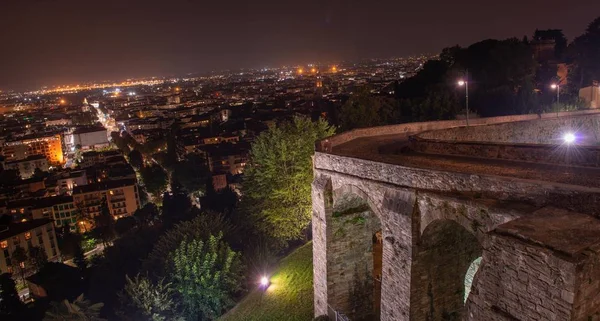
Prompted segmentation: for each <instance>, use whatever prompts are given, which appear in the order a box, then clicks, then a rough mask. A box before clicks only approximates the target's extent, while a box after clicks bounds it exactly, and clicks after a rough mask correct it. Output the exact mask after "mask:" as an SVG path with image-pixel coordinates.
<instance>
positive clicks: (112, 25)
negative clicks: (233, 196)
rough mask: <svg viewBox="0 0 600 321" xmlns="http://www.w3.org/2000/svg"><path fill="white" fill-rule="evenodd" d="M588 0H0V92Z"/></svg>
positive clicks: (380, 45)
mask: <svg viewBox="0 0 600 321" xmlns="http://www.w3.org/2000/svg"><path fill="white" fill-rule="evenodd" d="M599 15H600V1H598V0H593V1H591V0H590V1H587V0H586V1H583V0H571V1H537V0H535V1H534V0H520V1H512V0H510V1H482V0H479V1H477V0H470V1H449V0H429V1H428V0H417V1H407V0H361V1H353V0H344V1H342V0H310V1H289V0H279V1H272V0H267V1H260V0H255V1H251V0H245V1H244V0H220V1H210V0H168V1H167V0H164V1H159V0H103V1H99V0H0V89H9V88H12V89H25V88H37V87H39V86H41V85H55V84H69V83H74V82H76V81H87V80H108V79H110V80H122V79H124V78H127V77H141V76H169V75H180V74H185V73H188V72H205V71H211V70H222V69H227V68H239V67H263V66H279V65H282V64H295V63H306V62H311V61H323V62H326V61H329V60H342V59H355V58H370V57H390V56H403V55H409V54H416V53H422V52H430V53H437V52H439V50H441V49H442V48H443V47H446V46H450V45H454V44H460V45H468V44H470V43H472V42H475V41H479V40H483V39H487V38H508V37H512V36H517V37H519V38H521V37H523V36H524V35H528V36H531V35H532V34H533V31H534V30H535V29H536V28H540V29H544V28H560V29H563V30H564V32H565V34H566V36H567V37H568V38H569V40H571V39H573V38H574V37H575V36H577V35H579V34H580V33H582V32H583V30H584V29H585V27H586V26H587V24H588V23H589V22H591V21H592V20H593V19H594V18H595V17H597V16H599Z"/></svg>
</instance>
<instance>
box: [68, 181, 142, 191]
mask: <svg viewBox="0 0 600 321" xmlns="http://www.w3.org/2000/svg"><path fill="white" fill-rule="evenodd" d="M135 184H136V181H135V179H120V180H114V181H111V180H109V181H103V182H100V183H93V184H89V185H83V186H75V187H74V188H73V195H75V194H83V193H91V192H98V191H106V190H109V189H113V188H119V187H125V186H133V185H135Z"/></svg>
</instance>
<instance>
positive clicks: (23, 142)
mask: <svg viewBox="0 0 600 321" xmlns="http://www.w3.org/2000/svg"><path fill="white" fill-rule="evenodd" d="M2 154H3V156H4V158H5V159H6V161H9V162H10V161H15V160H21V159H26V158H27V157H29V156H32V155H44V156H46V159H47V160H48V163H49V164H52V165H62V164H64V162H65V159H64V155H63V150H62V141H61V136H60V135H58V134H57V135H29V136H25V137H21V138H19V139H17V140H13V141H7V142H5V143H4V148H3V149H2Z"/></svg>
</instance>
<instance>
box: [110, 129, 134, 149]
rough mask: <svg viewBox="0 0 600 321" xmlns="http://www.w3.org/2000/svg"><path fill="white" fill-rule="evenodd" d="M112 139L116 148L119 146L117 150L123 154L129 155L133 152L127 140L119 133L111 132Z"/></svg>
mask: <svg viewBox="0 0 600 321" xmlns="http://www.w3.org/2000/svg"><path fill="white" fill-rule="evenodd" d="M110 138H111V140H112V142H113V143H114V144H115V146H117V148H118V149H120V150H121V151H122V152H123V154H128V153H129V152H130V151H131V148H129V145H128V144H127V139H125V138H123V137H122V136H121V135H120V134H119V132H111V133H110Z"/></svg>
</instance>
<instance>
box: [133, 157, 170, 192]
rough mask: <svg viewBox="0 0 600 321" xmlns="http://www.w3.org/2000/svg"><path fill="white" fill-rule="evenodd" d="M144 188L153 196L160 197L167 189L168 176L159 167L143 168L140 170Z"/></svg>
mask: <svg viewBox="0 0 600 321" xmlns="http://www.w3.org/2000/svg"><path fill="white" fill-rule="evenodd" d="M140 173H141V175H142V180H143V181H144V186H145V187H146V190H148V192H149V193H151V194H153V195H154V196H159V195H161V194H162V193H163V192H164V191H165V189H166V188H167V183H168V176H167V172H165V171H164V170H163V169H162V167H160V166H159V165H156V164H154V165H150V166H145V167H143V168H142V169H141V170H140Z"/></svg>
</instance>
